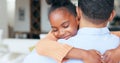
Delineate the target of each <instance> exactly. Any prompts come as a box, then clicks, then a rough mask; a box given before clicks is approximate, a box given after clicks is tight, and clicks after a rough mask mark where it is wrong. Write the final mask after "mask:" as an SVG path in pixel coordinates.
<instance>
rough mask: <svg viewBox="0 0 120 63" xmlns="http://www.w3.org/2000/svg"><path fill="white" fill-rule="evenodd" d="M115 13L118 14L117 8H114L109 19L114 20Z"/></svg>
mask: <svg viewBox="0 0 120 63" xmlns="http://www.w3.org/2000/svg"><path fill="white" fill-rule="evenodd" d="M115 15H116V12H115V10H113V11H112V13H111V15H110V17H109V19H108V21H112V20H113V18H114V17H115Z"/></svg>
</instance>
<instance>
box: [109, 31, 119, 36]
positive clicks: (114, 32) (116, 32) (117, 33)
mask: <svg viewBox="0 0 120 63" xmlns="http://www.w3.org/2000/svg"><path fill="white" fill-rule="evenodd" d="M111 33H112V34H114V35H116V36H118V37H120V31H111Z"/></svg>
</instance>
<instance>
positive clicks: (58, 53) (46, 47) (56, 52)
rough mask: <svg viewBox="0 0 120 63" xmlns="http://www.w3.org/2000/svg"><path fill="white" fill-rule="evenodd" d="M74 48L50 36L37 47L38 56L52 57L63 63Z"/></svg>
mask: <svg viewBox="0 0 120 63" xmlns="http://www.w3.org/2000/svg"><path fill="white" fill-rule="evenodd" d="M72 48H73V47H72V46H69V45H67V44H62V43H58V42H57V39H56V38H55V37H53V36H51V35H50V34H48V35H47V36H46V37H45V38H43V39H41V40H40V41H39V42H38V43H37V45H36V50H37V52H38V54H40V55H44V56H48V57H51V58H53V59H55V60H56V61H58V62H61V61H62V60H63V59H64V57H65V56H66V55H67V53H68V52H69V51H70V50H71V49H72Z"/></svg>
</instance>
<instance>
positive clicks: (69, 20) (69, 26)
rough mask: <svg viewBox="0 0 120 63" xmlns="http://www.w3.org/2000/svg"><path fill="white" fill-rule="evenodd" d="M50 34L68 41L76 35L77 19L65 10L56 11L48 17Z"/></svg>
mask: <svg viewBox="0 0 120 63" xmlns="http://www.w3.org/2000/svg"><path fill="white" fill-rule="evenodd" d="M49 20H50V24H51V27H52V33H53V34H54V35H55V36H56V37H57V38H58V39H68V38H70V37H71V36H74V35H75V34H76V33H77V29H78V24H79V23H78V19H77V18H76V17H75V16H74V15H73V14H71V13H70V12H68V11H67V10H66V9H56V10H54V11H53V12H51V13H50V15H49Z"/></svg>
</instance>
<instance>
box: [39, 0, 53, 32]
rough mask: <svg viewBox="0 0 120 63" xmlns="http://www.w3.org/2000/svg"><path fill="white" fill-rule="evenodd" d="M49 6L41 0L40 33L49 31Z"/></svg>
mask: <svg viewBox="0 0 120 63" xmlns="http://www.w3.org/2000/svg"><path fill="white" fill-rule="evenodd" d="M48 10H49V6H48V5H47V3H46V2H45V0H41V30H42V32H48V31H49V30H50V28H51V27H50V23H49V20H48Z"/></svg>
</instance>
